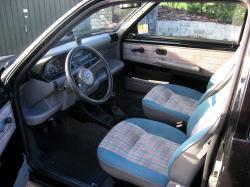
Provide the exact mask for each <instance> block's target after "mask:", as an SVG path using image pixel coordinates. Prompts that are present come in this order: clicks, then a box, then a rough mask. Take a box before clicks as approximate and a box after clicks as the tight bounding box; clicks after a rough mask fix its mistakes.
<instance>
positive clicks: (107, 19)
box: [62, 5, 137, 40]
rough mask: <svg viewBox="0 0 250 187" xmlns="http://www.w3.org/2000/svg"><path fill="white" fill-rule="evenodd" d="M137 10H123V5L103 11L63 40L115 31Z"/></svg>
mask: <svg viewBox="0 0 250 187" xmlns="http://www.w3.org/2000/svg"><path fill="white" fill-rule="evenodd" d="M136 9H137V8H121V5H116V6H110V7H107V8H104V9H101V10H99V11H97V12H96V13H94V14H92V15H91V16H89V17H88V18H87V19H85V20H84V21H82V22H81V23H80V24H78V25H77V26H76V27H75V28H74V29H72V31H71V32H69V33H68V34H67V35H66V36H64V37H63V38H62V40H66V39H68V38H72V37H78V36H83V35H88V34H94V33H102V32H110V31H115V30H117V29H118V28H119V27H120V26H121V24H122V23H123V21H124V20H125V19H126V18H127V17H128V16H129V15H130V14H131V13H132V12H133V11H135V10H136Z"/></svg>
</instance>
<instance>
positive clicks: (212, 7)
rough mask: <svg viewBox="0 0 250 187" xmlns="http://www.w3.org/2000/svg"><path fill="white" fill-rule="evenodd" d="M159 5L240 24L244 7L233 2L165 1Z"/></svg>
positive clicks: (242, 19)
mask: <svg viewBox="0 0 250 187" xmlns="http://www.w3.org/2000/svg"><path fill="white" fill-rule="evenodd" d="M160 6H161V7H163V8H164V7H169V8H174V9H181V10H185V11H187V12H188V13H190V14H197V15H204V16H206V17H208V18H211V19H216V20H218V21H219V22H223V23H228V24H231V23H232V24H234V25H242V24H243V21H244V16H245V13H246V8H244V7H243V6H242V5H240V4H235V3H181V2H180V3H178V2H165V3H161V4H160Z"/></svg>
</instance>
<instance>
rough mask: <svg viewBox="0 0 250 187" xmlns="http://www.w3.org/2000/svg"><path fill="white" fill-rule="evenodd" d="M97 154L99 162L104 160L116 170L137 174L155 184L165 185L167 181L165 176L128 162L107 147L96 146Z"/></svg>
mask: <svg viewBox="0 0 250 187" xmlns="http://www.w3.org/2000/svg"><path fill="white" fill-rule="evenodd" d="M97 155H98V158H99V159H101V162H104V163H105V164H107V165H109V166H110V167H114V168H117V169H118V170H121V171H124V173H128V174H131V175H134V176H137V177H138V178H142V180H147V181H149V182H150V183H153V184H157V185H158V186H165V185H166V184H167V183H168V177H167V176H165V175H162V174H160V173H157V172H155V171H152V170H151V169H148V168H146V167H143V166H140V165H138V164H134V163H132V162H129V161H128V160H127V159H125V158H123V157H121V156H119V155H117V154H114V153H113V152H111V151H109V150H107V149H104V148H98V150H97Z"/></svg>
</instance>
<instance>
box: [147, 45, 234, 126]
mask: <svg viewBox="0 0 250 187" xmlns="http://www.w3.org/2000/svg"><path fill="white" fill-rule="evenodd" d="M238 51H239V50H238ZM238 51H237V52H236V53H235V54H234V55H233V57H232V58H231V59H230V60H229V61H228V62H227V63H225V64H224V65H223V66H222V67H221V68H220V69H219V70H218V71H217V72H215V73H214V75H213V76H212V77H211V79H210V81H209V82H208V85H207V89H206V92H205V93H201V92H199V91H197V90H194V89H190V88H187V87H183V86H179V85H175V84H162V85H157V86H155V87H154V88H152V90H151V91H149V92H148V94H146V96H145V97H144V98H143V100H142V106H143V111H144V113H145V115H146V116H147V117H149V118H150V119H154V120H157V121H161V122H165V123H170V124H176V122H179V121H184V122H188V120H189V118H190V116H191V115H192V113H193V112H194V110H195V109H196V108H197V106H198V105H199V104H200V103H201V102H202V101H203V100H204V99H206V98H207V97H208V96H211V94H215V93H216V92H217V91H218V90H219V89H220V86H221V84H223V82H226V81H227V80H228V79H230V78H231V76H232V72H233V70H234V66H235V62H236V58H237V56H238V53H239V52H238Z"/></svg>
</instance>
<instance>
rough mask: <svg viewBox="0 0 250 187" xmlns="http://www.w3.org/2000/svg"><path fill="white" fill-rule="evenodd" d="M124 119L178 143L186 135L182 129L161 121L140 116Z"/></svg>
mask: <svg viewBox="0 0 250 187" xmlns="http://www.w3.org/2000/svg"><path fill="white" fill-rule="evenodd" d="M126 121H127V122H130V123H131V124H133V125H137V126H138V127H140V128H142V129H143V130H145V131H146V132H148V133H150V134H153V135H156V136H160V137H162V138H164V139H167V140H170V141H173V142H175V143H178V144H182V143H183V142H184V141H185V140H186V139H187V135H186V134H184V133H183V132H182V131H180V130H178V129H176V128H174V127H172V126H170V125H167V124H164V123H161V122H157V121H152V120H148V119H141V118H131V119H127V120H126Z"/></svg>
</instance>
